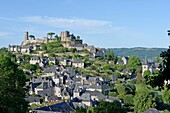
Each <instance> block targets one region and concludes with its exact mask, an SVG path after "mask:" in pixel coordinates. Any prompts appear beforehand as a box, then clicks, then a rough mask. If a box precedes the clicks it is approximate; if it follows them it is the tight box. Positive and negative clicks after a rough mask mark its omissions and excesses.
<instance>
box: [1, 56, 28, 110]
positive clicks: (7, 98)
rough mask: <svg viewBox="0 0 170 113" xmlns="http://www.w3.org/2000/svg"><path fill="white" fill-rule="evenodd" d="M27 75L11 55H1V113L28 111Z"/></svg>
mask: <svg viewBox="0 0 170 113" xmlns="http://www.w3.org/2000/svg"><path fill="white" fill-rule="evenodd" d="M25 82H26V76H25V74H24V73H23V71H21V70H19V69H18V66H17V65H16V64H15V63H14V62H12V61H11V59H10V58H9V57H4V56H0V83H1V84H0V111H1V113H26V112H27V110H28V103H27V102H26V101H25V99H24V97H25V94H26V93H25V92H26V89H25V88H24V86H25Z"/></svg>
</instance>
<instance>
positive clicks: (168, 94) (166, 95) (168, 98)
mask: <svg viewBox="0 0 170 113" xmlns="http://www.w3.org/2000/svg"><path fill="white" fill-rule="evenodd" d="M162 97H163V100H164V102H166V103H168V104H170V90H168V89H165V90H164V91H163V95H162Z"/></svg>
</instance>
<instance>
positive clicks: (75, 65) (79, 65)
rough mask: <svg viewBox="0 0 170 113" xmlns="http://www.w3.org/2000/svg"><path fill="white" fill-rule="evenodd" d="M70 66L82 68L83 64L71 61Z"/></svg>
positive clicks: (78, 61)
mask: <svg viewBox="0 0 170 113" xmlns="http://www.w3.org/2000/svg"><path fill="white" fill-rule="evenodd" d="M72 66H73V67H79V68H84V62H83V61H81V60H73V61H72Z"/></svg>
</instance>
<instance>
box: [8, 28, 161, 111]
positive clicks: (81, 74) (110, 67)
mask: <svg viewBox="0 0 170 113" xmlns="http://www.w3.org/2000/svg"><path fill="white" fill-rule="evenodd" d="M8 51H10V52H12V53H13V54H14V57H13V59H14V61H15V62H17V64H18V65H19V68H20V69H22V70H23V71H24V72H25V73H26V74H27V77H28V81H27V82H26V86H27V87H29V93H28V95H27V96H26V97H25V99H26V100H27V101H28V102H29V105H30V108H29V109H30V112H34V113H69V112H74V111H75V109H77V108H84V109H89V108H91V107H94V106H98V104H99V101H100V100H103V101H106V102H114V101H117V102H119V103H120V104H121V106H120V109H123V108H124V107H123V106H125V108H127V109H128V110H129V111H133V109H134V108H133V107H132V106H133V105H134V104H133V102H132V101H133V98H134V97H135V91H136V89H137V88H136V86H135V85H134V84H136V83H137V82H138V83H139V82H142V78H143V76H144V75H145V74H146V72H148V70H149V72H150V74H155V72H156V71H158V70H159V68H158V66H159V62H148V61H147V59H146V60H145V62H143V63H141V61H140V59H139V58H138V57H136V56H124V57H118V56H114V53H113V51H110V50H106V49H105V48H97V47H95V46H94V45H88V44H86V43H84V42H83V39H82V38H81V37H80V36H75V35H74V34H71V33H70V32H69V31H64V32H61V33H60V36H58V35H57V34H55V33H54V32H49V33H47V36H45V37H43V38H41V39H36V37H35V36H34V35H32V34H29V32H25V35H24V41H23V42H22V43H21V45H9V47H8ZM122 84H123V85H122ZM125 97H126V98H125ZM128 99H129V100H128ZM154 107H155V106H153V108H152V109H149V108H148V110H155V111H156V109H155V108H154ZM127 109H126V110H127ZM145 110H147V109H145Z"/></svg>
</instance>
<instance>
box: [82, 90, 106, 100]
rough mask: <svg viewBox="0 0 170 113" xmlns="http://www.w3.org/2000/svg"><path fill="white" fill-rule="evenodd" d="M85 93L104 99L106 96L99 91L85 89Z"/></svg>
mask: <svg viewBox="0 0 170 113" xmlns="http://www.w3.org/2000/svg"><path fill="white" fill-rule="evenodd" d="M85 93H89V94H90V95H91V96H97V97H98V98H99V99H105V98H106V97H105V96H104V95H103V94H102V93H101V92H99V91H86V92H85Z"/></svg>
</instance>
